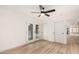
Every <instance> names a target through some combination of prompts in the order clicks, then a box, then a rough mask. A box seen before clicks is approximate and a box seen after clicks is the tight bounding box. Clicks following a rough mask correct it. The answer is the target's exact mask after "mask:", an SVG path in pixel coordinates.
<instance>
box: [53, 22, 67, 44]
mask: <svg viewBox="0 0 79 59" xmlns="http://www.w3.org/2000/svg"><path fill="white" fill-rule="evenodd" d="M54 31H55V35H54V37H55V42H60V43H66V41H67V39H66V27H65V25H64V22H63V21H60V22H55V23H54Z"/></svg>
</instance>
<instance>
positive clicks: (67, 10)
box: [0, 5, 79, 25]
mask: <svg viewBox="0 0 79 59" xmlns="http://www.w3.org/2000/svg"><path fill="white" fill-rule="evenodd" d="M43 6H44V7H45V10H50V9H56V11H55V12H52V13H49V14H50V15H51V16H50V17H47V16H41V17H40V18H39V17H38V15H39V14H34V13H31V12H32V11H35V12H38V11H40V9H39V6H38V5H19V6H18V5H17V6H10V5H9V6H0V9H1V8H4V9H5V10H6V9H8V10H9V9H10V10H12V11H15V12H17V13H21V14H24V15H25V16H26V15H27V16H31V17H33V18H36V19H37V20H38V19H43V21H46V20H59V19H63V20H65V21H67V23H68V24H69V25H79V6H77V5H75V6H74V5H43Z"/></svg>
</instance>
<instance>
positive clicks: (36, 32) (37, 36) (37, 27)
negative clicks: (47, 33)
mask: <svg viewBox="0 0 79 59" xmlns="http://www.w3.org/2000/svg"><path fill="white" fill-rule="evenodd" d="M35 34H36V39H38V38H39V25H36V30H35Z"/></svg>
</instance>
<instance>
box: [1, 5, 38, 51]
mask: <svg viewBox="0 0 79 59" xmlns="http://www.w3.org/2000/svg"><path fill="white" fill-rule="evenodd" d="M27 7H29V8H27ZM31 7H32V6H0V51H4V50H7V49H10V48H14V47H17V46H21V45H24V44H26V43H27V39H26V36H27V35H26V23H33V24H35V23H38V24H39V21H37V19H36V18H34V17H32V16H33V15H31V14H30V15H29V14H28V12H29V10H32V9H30V8H31Z"/></svg>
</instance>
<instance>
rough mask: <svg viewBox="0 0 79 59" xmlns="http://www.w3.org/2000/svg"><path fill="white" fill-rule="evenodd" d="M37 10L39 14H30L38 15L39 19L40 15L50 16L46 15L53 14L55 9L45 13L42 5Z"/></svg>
mask: <svg viewBox="0 0 79 59" xmlns="http://www.w3.org/2000/svg"><path fill="white" fill-rule="evenodd" d="M39 8H40V12H32V13H39V15H38V17H40V16H41V15H45V16H48V17H49V16H50V15H49V14H48V13H51V12H55V9H52V10H47V11H46V10H45V8H44V7H43V6H42V5H39Z"/></svg>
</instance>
